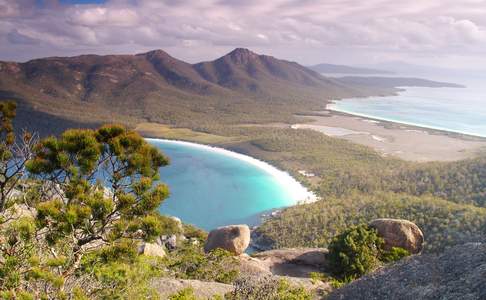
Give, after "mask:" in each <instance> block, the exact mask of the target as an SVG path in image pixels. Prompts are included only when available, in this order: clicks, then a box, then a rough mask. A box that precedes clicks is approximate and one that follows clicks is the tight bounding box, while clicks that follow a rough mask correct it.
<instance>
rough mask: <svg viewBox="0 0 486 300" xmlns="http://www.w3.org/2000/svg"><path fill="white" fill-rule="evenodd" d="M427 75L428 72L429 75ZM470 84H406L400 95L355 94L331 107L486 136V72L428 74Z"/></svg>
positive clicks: (358, 113)
mask: <svg viewBox="0 0 486 300" xmlns="http://www.w3.org/2000/svg"><path fill="white" fill-rule="evenodd" d="M425 76H427V75H425ZM428 79H435V80H441V81H448V82H453V83H458V84H462V85H465V86H466V88H424V87H404V89H405V91H403V92H400V93H399V94H398V95H397V96H387V97H369V98H351V99H344V100H339V101H334V103H332V104H329V105H328V109H331V110H335V111H340V112H344V113H350V114H354V115H359V116H363V117H370V118H374V119H380V120H385V121H391V122H398V123H404V124H409V125H415V126H420V127H426V128H432V129H439V130H445V131H451V132H456V133H463V134H469V135H475V136H481V137H486V76H481V75H479V76H474V77H473V76H470V77H467V75H463V76H447V77H441V76H428Z"/></svg>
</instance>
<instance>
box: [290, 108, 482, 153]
mask: <svg viewBox="0 0 486 300" xmlns="http://www.w3.org/2000/svg"><path fill="white" fill-rule="evenodd" d="M320 114H321V115H320V116H316V115H311V116H300V117H304V118H306V119H309V121H310V120H312V121H310V122H308V123H302V124H294V125H292V126H291V128H294V129H311V130H315V131H318V132H321V133H323V134H325V135H327V136H331V137H336V138H342V139H346V140H348V141H350V142H353V143H357V144H361V145H365V146H368V147H371V148H373V149H375V150H376V151H377V152H378V153H380V154H381V155H382V156H384V157H397V158H401V159H404V160H409V161H417V162H427V161H456V160H461V159H466V158H471V157H474V156H475V155H478V154H479V153H481V152H482V151H484V150H486V139H483V138H480V137H470V136H462V135H459V134H450V133H448V132H444V131H436V130H432V129H427V128H420V127H416V126H409V125H405V124H400V123H396V122H388V121H380V120H376V119H370V118H366V117H361V116H356V115H351V114H346V113H340V112H333V111H324V112H321V113H320Z"/></svg>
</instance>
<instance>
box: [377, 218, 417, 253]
mask: <svg viewBox="0 0 486 300" xmlns="http://www.w3.org/2000/svg"><path fill="white" fill-rule="evenodd" d="M369 225H370V227H373V228H375V229H376V230H377V231H378V234H379V235H380V236H381V237H383V239H384V240H385V249H386V250H390V249H391V248H392V247H401V248H404V249H406V250H408V251H409V252H410V253H412V254H417V253H420V252H421V251H422V249H423V243H424V235H423V233H422V231H421V230H420V228H419V227H418V226H417V225H415V224H414V223H412V222H410V221H407V220H398V219H376V220H373V221H371V223H370V224H369Z"/></svg>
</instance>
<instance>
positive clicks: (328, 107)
mask: <svg viewBox="0 0 486 300" xmlns="http://www.w3.org/2000/svg"><path fill="white" fill-rule="evenodd" d="M338 101H341V100H332V101H331V103H328V104H327V105H326V110H327V111H331V112H335V113H341V114H345V115H350V116H356V117H362V118H366V119H369V120H374V121H380V122H388V123H392V124H397V125H403V126H411V127H414V128H419V129H422V130H427V131H430V132H437V133H438V134H445V135H455V136H457V137H465V138H478V139H482V140H486V135H479V134H474V133H470V132H463V131H459V130H453V129H450V128H444V127H438V126H429V125H424V124H417V123H412V122H406V121H397V120H394V119H391V118H385V117H377V116H372V115H368V114H363V113H357V112H350V111H346V110H343V109H339V108H337V107H336V106H335V105H336V104H337V103H336V102H338Z"/></svg>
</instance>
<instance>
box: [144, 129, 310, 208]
mask: <svg viewBox="0 0 486 300" xmlns="http://www.w3.org/2000/svg"><path fill="white" fill-rule="evenodd" d="M144 138H145V139H146V140H147V141H154V142H157V141H160V142H165V143H172V144H179V145H184V146H188V147H194V148H199V149H204V150H206V151H211V152H214V153H218V154H221V155H224V156H228V157H231V158H234V159H237V160H241V161H244V162H246V163H249V164H251V165H253V166H255V167H257V168H259V169H261V170H263V171H264V172H265V173H267V174H268V175H270V176H272V177H273V178H274V179H275V180H276V181H277V182H278V183H279V184H280V185H281V186H283V187H286V188H287V189H289V190H288V191H287V192H289V193H290V195H291V197H292V198H293V199H294V203H292V204H291V205H289V206H294V205H300V204H307V203H312V202H316V201H318V200H319V197H318V196H317V195H315V193H314V192H312V191H310V190H309V189H308V188H306V187H305V186H304V185H303V184H302V183H300V182H299V181H298V180H297V179H295V178H294V177H293V176H291V175H290V174H289V173H288V172H286V171H283V170H280V169H278V168H277V167H275V166H273V165H271V164H269V163H267V162H265V161H263V160H260V159H258V158H255V157H252V156H249V155H245V154H241V153H238V152H235V151H231V150H228V149H225V148H222V147H218V146H213V145H207V144H200V143H194V142H188V141H182V140H171V139H161V138H151V137H144ZM276 209H278V208H276Z"/></svg>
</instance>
